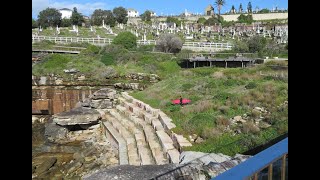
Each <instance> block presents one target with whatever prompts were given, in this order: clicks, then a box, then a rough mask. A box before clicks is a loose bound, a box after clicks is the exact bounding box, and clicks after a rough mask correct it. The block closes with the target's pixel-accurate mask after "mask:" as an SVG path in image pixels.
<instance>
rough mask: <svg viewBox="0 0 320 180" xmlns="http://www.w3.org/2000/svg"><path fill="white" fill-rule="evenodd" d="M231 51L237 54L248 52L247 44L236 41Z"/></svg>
mask: <svg viewBox="0 0 320 180" xmlns="http://www.w3.org/2000/svg"><path fill="white" fill-rule="evenodd" d="M233 51H234V52H239V53H246V52H249V47H248V44H247V43H246V42H244V41H236V42H235V43H234V46H233Z"/></svg>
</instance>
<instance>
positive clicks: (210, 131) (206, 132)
mask: <svg viewBox="0 0 320 180" xmlns="http://www.w3.org/2000/svg"><path fill="white" fill-rule="evenodd" d="M221 134H222V132H221V131H220V130H219V129H218V128H210V127H204V129H203V132H202V134H201V137H203V138H204V139H209V138H215V137H218V136H220V135H221Z"/></svg>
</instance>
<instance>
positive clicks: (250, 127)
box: [242, 122, 260, 134]
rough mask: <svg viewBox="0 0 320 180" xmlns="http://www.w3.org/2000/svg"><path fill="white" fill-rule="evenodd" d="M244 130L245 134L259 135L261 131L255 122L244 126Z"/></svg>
mask: <svg viewBox="0 0 320 180" xmlns="http://www.w3.org/2000/svg"><path fill="white" fill-rule="evenodd" d="M242 130H243V132H244V133H253V134H257V133H258V132H259V131H260V129H259V128H258V127H257V126H256V125H255V124H254V123H253V122H246V123H244V124H243V127H242Z"/></svg>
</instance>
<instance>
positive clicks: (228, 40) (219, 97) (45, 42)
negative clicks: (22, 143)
mask: <svg viewBox="0 0 320 180" xmlns="http://www.w3.org/2000/svg"><path fill="white" fill-rule="evenodd" d="M212 3H213V4H212V5H208V6H207V7H203V9H204V12H205V13H202V14H199V13H198V14H197V13H192V12H188V11H187V10H185V11H184V12H183V13H182V14H180V15H172V16H163V15H161V16H160V15H157V14H156V13H155V12H154V11H152V10H148V9H147V10H146V11H145V12H140V14H139V12H138V11H136V10H135V9H132V8H124V7H115V8H113V9H110V10H104V9H96V10H94V11H93V13H92V14H91V15H90V17H89V16H84V15H83V14H81V12H79V10H78V9H77V8H76V7H75V8H73V9H68V8H63V9H55V8H46V9H44V10H42V11H40V12H39V15H38V17H37V19H32V113H33V115H32V140H33V142H32V169H33V170H32V178H33V179H37V178H40V179H43V178H44V179H46V178H49V179H64V178H67V179H70V178H71V179H73V178H76V179H114V177H115V176H117V178H118V177H119V178H120V179H130V177H131V178H132V177H135V178H136V179H145V178H146V179H148V178H154V177H155V176H156V175H157V176H159V177H160V179H161V178H162V179H166V178H169V177H178V174H179V177H182V176H183V177H187V176H188V177H189V178H191V179H210V178H214V177H216V176H218V175H219V174H221V173H223V172H224V171H226V169H225V168H222V167H227V169H232V168H233V167H234V166H237V165H238V164H241V163H242V162H245V161H249V160H250V158H253V157H254V156H255V155H256V154H257V153H259V152H260V151H263V150H264V149H266V148H269V147H270V146H271V145H273V144H274V143H277V142H278V141H280V140H282V139H283V138H285V137H287V133H288V16H287V15H288V12H287V10H283V9H282V10H280V9H272V10H269V9H259V8H255V9H254V8H253V7H252V5H251V2H250V3H249V4H248V5H243V6H242V4H240V6H239V5H236V6H238V7H235V6H234V5H232V8H231V9H230V11H227V12H226V13H224V12H225V11H223V12H222V11H221V8H222V7H223V6H225V3H226V1H224V0H223V1H220V0H216V1H212ZM228 3H233V2H228ZM245 6H246V7H245ZM48 17H50V20H48ZM180 98H181V99H180ZM182 99H186V100H188V101H186V103H182ZM174 100H176V102H177V103H174ZM48 142H50V143H48ZM284 160H287V159H284ZM191 161H194V163H191V164H187V163H188V162H191ZM279 162H280V161H279ZM224 163H225V164H224ZM279 164H280V163H279ZM129 165H130V166H129ZM131 165H132V166H131ZM144 165H150V166H148V167H145V169H144ZM118 166H121V167H122V168H124V170H123V171H121V173H123V174H121V175H119V172H118V170H117V167H118ZM274 167H278V165H276V164H274ZM279 167H280V165H279ZM140 168H141V169H140ZM148 168H150V169H148ZM181 168H182V170H181ZM210 168H211V169H210ZM278 169H279V170H278V171H279V172H278V171H276V170H275V171H274V175H275V176H277V177H278V176H279V179H280V175H281V173H280V168H278ZM260 171H261V173H258V174H259V175H258V176H259V178H265V177H266V176H267V175H268V173H265V171H262V170H260ZM286 171H287V170H286ZM133 172H134V173H133ZM266 172H268V171H266ZM131 173H132V174H131ZM122 175H123V176H122ZM252 176H253V174H252ZM286 178H287V177H286Z"/></svg>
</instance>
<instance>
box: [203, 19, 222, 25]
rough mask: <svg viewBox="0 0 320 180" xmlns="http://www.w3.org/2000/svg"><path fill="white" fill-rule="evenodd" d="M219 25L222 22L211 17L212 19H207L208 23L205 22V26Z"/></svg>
mask: <svg viewBox="0 0 320 180" xmlns="http://www.w3.org/2000/svg"><path fill="white" fill-rule="evenodd" d="M219 23H220V21H219V19H218V18H216V17H211V18H209V19H207V20H206V22H204V25H206V26H210V25H214V24H219Z"/></svg>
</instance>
